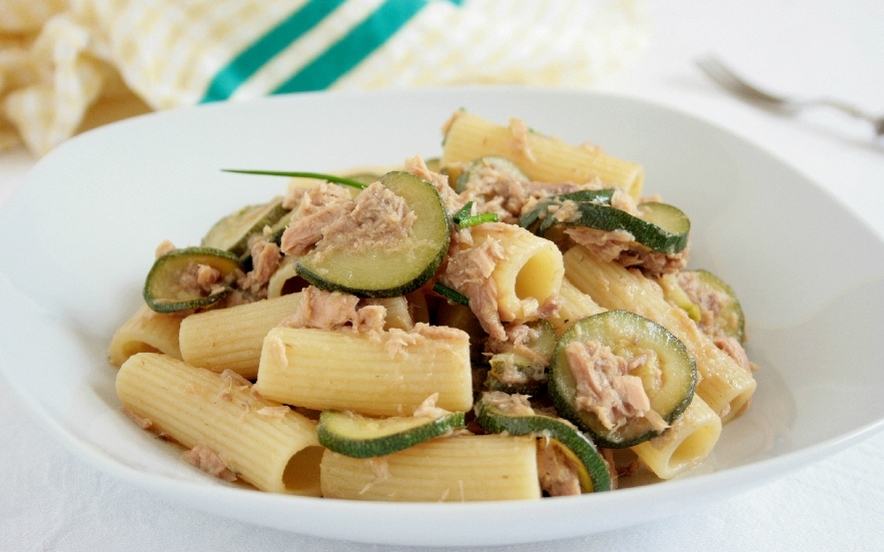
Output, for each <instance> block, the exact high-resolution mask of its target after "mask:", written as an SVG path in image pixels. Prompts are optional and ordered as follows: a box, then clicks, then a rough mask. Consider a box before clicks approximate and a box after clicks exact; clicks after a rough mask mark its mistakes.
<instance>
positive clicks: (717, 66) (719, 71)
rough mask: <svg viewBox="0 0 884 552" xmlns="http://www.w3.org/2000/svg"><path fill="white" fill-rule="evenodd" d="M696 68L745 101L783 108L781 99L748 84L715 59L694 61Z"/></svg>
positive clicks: (783, 104)
mask: <svg viewBox="0 0 884 552" xmlns="http://www.w3.org/2000/svg"><path fill="white" fill-rule="evenodd" d="M696 63H697V66H698V67H699V68H700V69H701V70H702V71H703V72H704V73H706V75H707V76H709V77H710V78H711V79H712V80H714V81H715V82H717V83H718V84H719V85H721V86H722V87H724V88H725V89H726V90H729V91H730V92H733V93H735V94H737V95H739V96H742V97H743V98H745V99H747V100H752V101H756V102H763V103H766V104H768V105H769V106H780V107H785V104H786V103H787V102H786V101H785V100H784V99H783V98H782V97H779V96H775V95H773V94H770V93H768V92H765V91H763V90H760V89H759V88H757V87H755V86H753V85H751V84H749V83H748V82H747V81H746V80H744V79H743V78H742V77H740V76H739V75H737V74H736V73H734V71H733V70H731V69H730V68H728V67H727V66H726V65H724V64H723V63H721V62H720V61H718V60H717V59H715V58H712V57H707V58H701V59H698V60H697V61H696Z"/></svg>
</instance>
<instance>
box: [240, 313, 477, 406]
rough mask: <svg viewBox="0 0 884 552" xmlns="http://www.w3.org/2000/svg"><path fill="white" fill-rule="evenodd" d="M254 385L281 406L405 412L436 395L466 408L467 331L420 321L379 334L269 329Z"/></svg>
mask: <svg viewBox="0 0 884 552" xmlns="http://www.w3.org/2000/svg"><path fill="white" fill-rule="evenodd" d="M255 389H256V390H257V391H258V392H259V393H261V395H262V396H264V397H267V398H270V399H273V400H276V401H279V402H282V403H286V404H294V405H298V406H303V407H306V408H312V409H316V410H322V409H337V410H352V411H354V412H359V413H361V414H366V415H375V416H399V415H410V414H412V413H413V412H414V410H415V409H416V408H417V407H418V406H420V404H421V403H422V402H423V401H424V400H426V399H427V397H429V396H430V395H432V394H434V393H439V398H438V400H437V402H436V406H438V407H440V408H444V409H446V410H450V411H467V410H469V409H470V408H471V407H472V403H473V395H472V374H471V368H470V343H469V336H468V334H467V333H466V332H463V331H461V330H456V329H454V328H447V327H441V326H428V325H426V324H418V325H416V326H415V329H414V330H412V331H410V332H405V331H403V330H398V329H394V330H390V331H385V332H381V333H355V332H348V331H339V330H338V331H336V330H321V329H314V328H288V327H279V328H274V329H273V330H271V331H270V333H268V334H267V337H266V338H265V339H264V347H263V350H262V353H261V362H260V366H259V369H258V380H257V382H256V383H255Z"/></svg>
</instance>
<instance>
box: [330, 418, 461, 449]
mask: <svg viewBox="0 0 884 552" xmlns="http://www.w3.org/2000/svg"><path fill="white" fill-rule="evenodd" d="M462 427H464V413H463V412H451V413H449V414H446V415H444V416H441V417H439V418H436V419H432V418H386V419H384V418H365V417H362V416H358V415H355V414H352V413H348V412H341V411H338V410H325V411H323V412H322V413H321V414H320V415H319V423H318V424H317V425H316V431H317V434H318V438H319V444H321V445H322V446H324V447H325V448H327V449H329V450H331V451H333V452H337V453H339V454H343V455H344V456H350V457H352V458H373V457H376V456H385V455H387V454H392V453H394V452H398V451H400V450H404V449H406V448H408V447H412V446H414V445H417V444H420V443H423V442H425V441H429V440H430V439H435V438H437V437H441V436H443V435H446V434H448V433H450V432H451V431H453V430H455V429H458V428H462Z"/></svg>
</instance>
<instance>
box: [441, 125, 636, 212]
mask: <svg viewBox="0 0 884 552" xmlns="http://www.w3.org/2000/svg"><path fill="white" fill-rule="evenodd" d="M486 155H499V156H502V157H505V158H507V159H510V160H512V161H513V162H514V163H515V164H516V165H518V166H519V168H520V169H522V171H524V172H525V174H526V175H527V176H528V177H529V178H531V179H532V180H537V181H540V182H573V183H576V184H583V183H586V182H591V181H593V180H595V179H599V180H600V181H602V182H604V183H605V184H608V185H614V186H619V187H620V188H623V189H624V190H625V191H626V192H627V193H629V194H630V195H632V196H633V197H634V198H636V199H638V198H639V197H641V195H642V184H643V183H644V169H643V168H642V166H641V165H639V164H637V163H632V162H630V161H626V160H624V159H619V158H617V157H614V156H611V155H608V154H607V153H605V152H604V151H603V150H602V149H601V148H600V147H597V146H589V145H583V146H575V145H571V144H567V143H565V142H563V141H561V140H559V139H557V138H553V137H551V136H545V135H543V134H540V133H537V132H535V131H532V130H529V129H528V127H527V126H526V125H525V124H524V123H523V122H522V121H520V120H518V119H510V121H509V124H508V125H506V126H503V125H498V124H495V123H493V122H491V121H488V120H486V119H483V118H482V117H479V116H477V115H475V114H473V113H470V112H467V111H459V112H457V113H455V115H454V116H453V117H452V119H451V121H449V123H448V128H447V129H446V133H445V148H444V151H443V154H442V165H443V166H457V165H458V164H461V163H467V162H469V161H472V160H473V159H477V158H479V157H483V156H486Z"/></svg>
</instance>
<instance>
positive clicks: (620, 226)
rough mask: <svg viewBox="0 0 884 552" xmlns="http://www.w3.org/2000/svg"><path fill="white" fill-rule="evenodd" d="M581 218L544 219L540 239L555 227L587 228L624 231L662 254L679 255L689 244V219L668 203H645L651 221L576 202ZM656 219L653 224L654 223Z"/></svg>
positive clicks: (540, 228) (641, 206)
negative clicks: (565, 219) (563, 219)
mask: <svg viewBox="0 0 884 552" xmlns="http://www.w3.org/2000/svg"><path fill="white" fill-rule="evenodd" d="M576 205H577V211H578V215H577V217H575V218H574V219H572V220H567V221H561V220H558V219H556V218H555V217H552V216H547V217H546V218H544V219H543V220H542V221H541V222H540V224H539V225H538V227H537V230H536V233H537V234H538V235H540V236H543V235H545V234H546V232H547V231H548V230H549V229H550V228H551V227H553V226H554V225H562V226H585V227H588V228H595V229H597V230H603V231H606V232H613V231H616V230H624V231H626V232H629V233H630V234H632V237H633V239H634V240H635V241H636V242H637V243H640V244H642V245H644V246H646V247H649V248H651V249H653V250H654V251H658V252H660V253H669V254H674V253H679V252H681V251H682V250H684V248H685V247H687V245H688V237H689V235H690V230H691V224H690V220H689V219H688V217H687V216H686V215H685V214H684V213H683V212H682V211H681V210H680V209H678V208H677V207H674V206H672V205H668V204H666V203H656V202H649V203H642V204H640V205H639V207H640V208H641V209H642V210H644V211H645V213H646V216H648V217H649V218H648V219H643V218H639V217H636V216H633V215H631V214H629V213H627V212H626V211H623V210H621V209H617V208H616V207H612V206H610V205H606V204H603V203H595V202H589V201H581V202H576ZM652 220H653V222H651V221H652Z"/></svg>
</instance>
